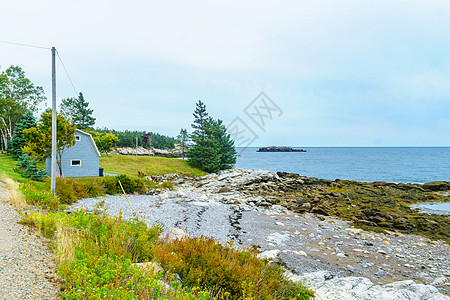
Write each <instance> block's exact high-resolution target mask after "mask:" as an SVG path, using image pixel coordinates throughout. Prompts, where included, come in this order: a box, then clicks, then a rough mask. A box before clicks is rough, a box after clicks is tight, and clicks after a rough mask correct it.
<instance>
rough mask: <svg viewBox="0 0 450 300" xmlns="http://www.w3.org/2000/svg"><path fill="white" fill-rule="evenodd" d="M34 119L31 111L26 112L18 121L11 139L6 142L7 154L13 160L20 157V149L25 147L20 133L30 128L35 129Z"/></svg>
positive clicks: (21, 152)
mask: <svg viewBox="0 0 450 300" xmlns="http://www.w3.org/2000/svg"><path fill="white" fill-rule="evenodd" d="M36 126H37V124H36V119H35V118H34V115H33V113H32V112H31V111H27V112H26V113H25V114H24V115H23V116H22V119H20V121H19V123H17V125H16V129H15V130H14V135H13V137H12V139H11V140H10V141H9V142H8V152H9V153H11V155H12V156H13V157H15V158H19V157H20V156H22V154H23V151H22V147H23V146H25V139H24V138H23V136H22V131H23V130H24V129H28V128H31V127H36Z"/></svg>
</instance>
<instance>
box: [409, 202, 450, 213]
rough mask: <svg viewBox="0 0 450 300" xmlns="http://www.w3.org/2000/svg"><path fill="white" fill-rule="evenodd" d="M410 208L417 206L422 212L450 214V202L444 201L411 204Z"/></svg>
mask: <svg viewBox="0 0 450 300" xmlns="http://www.w3.org/2000/svg"><path fill="white" fill-rule="evenodd" d="M412 208H417V209H419V210H420V211H422V212H425V213H429V214H437V215H450V202H444V203H422V204H417V205H413V206H412Z"/></svg>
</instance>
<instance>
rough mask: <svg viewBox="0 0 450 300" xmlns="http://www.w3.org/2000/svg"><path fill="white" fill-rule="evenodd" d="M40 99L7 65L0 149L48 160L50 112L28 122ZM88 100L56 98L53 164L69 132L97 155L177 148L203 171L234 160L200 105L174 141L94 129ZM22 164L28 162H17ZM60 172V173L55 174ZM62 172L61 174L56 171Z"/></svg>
mask: <svg viewBox="0 0 450 300" xmlns="http://www.w3.org/2000/svg"><path fill="white" fill-rule="evenodd" d="M45 99H46V97H45V95H44V90H43V88H42V87H39V86H35V85H34V84H33V83H32V82H31V81H30V80H29V79H28V78H26V77H25V72H24V71H23V70H22V69H21V68H20V67H17V66H11V67H9V68H8V69H7V70H6V71H4V72H2V73H1V74H0V145H1V150H2V152H3V150H4V149H7V150H8V151H9V152H10V153H11V154H12V155H13V156H15V157H17V158H20V157H22V156H23V155H24V153H25V154H26V155H30V156H32V157H33V158H36V159H40V160H42V159H45V158H48V157H50V156H51V153H50V149H51V110H50V109H47V110H46V111H45V112H44V113H42V114H41V116H40V119H39V120H38V121H36V120H35V119H34V113H35V112H36V111H37V108H38V105H39V104H40V103H41V102H43V101H44V100H45ZM88 106H89V102H87V101H86V99H85V98H84V95H83V94H82V93H79V95H78V97H75V98H66V99H62V100H61V105H60V111H61V113H59V114H57V123H58V125H57V126H58V128H57V131H58V133H57V135H58V144H57V148H58V150H57V163H58V165H59V167H60V168H61V156H62V153H63V151H64V150H65V149H67V148H68V147H71V146H73V145H74V143H75V138H74V133H75V130H76V129H77V128H78V129H82V130H84V131H86V132H88V133H90V134H91V135H92V136H93V138H94V140H95V141H96V144H97V147H98V148H99V150H100V151H102V152H108V151H110V150H111V148H112V147H113V146H118V147H135V146H136V142H137V144H138V145H140V146H144V147H147V148H158V149H174V148H175V145H176V144H178V146H179V148H180V150H181V151H182V154H183V157H184V155H186V156H187V157H188V162H189V164H191V165H192V166H194V167H198V168H200V169H202V170H204V171H207V172H217V171H219V170H224V169H228V168H231V167H232V166H233V165H234V163H235V162H236V150H235V148H234V142H233V140H232V139H231V138H230V135H229V134H228V133H227V130H226V127H225V126H224V124H223V122H222V120H219V119H214V118H212V117H211V116H209V115H208V113H207V112H206V106H205V104H204V103H203V102H202V101H200V100H199V101H198V102H197V104H196V109H195V111H194V122H193V124H192V128H193V133H192V134H188V132H187V130H186V129H181V131H180V135H179V136H178V137H177V138H173V137H169V136H165V135H161V134H159V133H154V132H146V131H137V130H125V131H118V130H114V129H108V128H103V129H94V128H93V126H94V125H95V121H96V119H95V118H94V117H93V116H92V113H93V109H90V108H89V107H88ZM22 161H31V160H28V159H23V157H22ZM60 171H61V170H60ZM61 173H62V172H61Z"/></svg>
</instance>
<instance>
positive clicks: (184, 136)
mask: <svg viewBox="0 0 450 300" xmlns="http://www.w3.org/2000/svg"><path fill="white" fill-rule="evenodd" d="M177 140H178V142H179V143H180V149H181V155H182V157H183V159H184V157H185V156H186V152H187V150H188V149H189V148H188V142H189V134H188V132H187V130H186V129H184V128H181V130H180V134H179V135H178V136H177Z"/></svg>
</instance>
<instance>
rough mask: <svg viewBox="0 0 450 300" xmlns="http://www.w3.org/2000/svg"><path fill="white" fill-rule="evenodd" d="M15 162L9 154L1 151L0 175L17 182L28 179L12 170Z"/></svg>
mask: <svg viewBox="0 0 450 300" xmlns="http://www.w3.org/2000/svg"><path fill="white" fill-rule="evenodd" d="M16 164H17V160H15V159H14V158H12V157H11V156H10V155H8V154H3V153H2V154H0V175H4V176H7V177H9V178H11V179H13V180H15V181H18V182H24V181H28V179H27V178H25V177H23V176H22V175H21V174H19V173H17V172H16V171H14V168H15V167H16Z"/></svg>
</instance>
